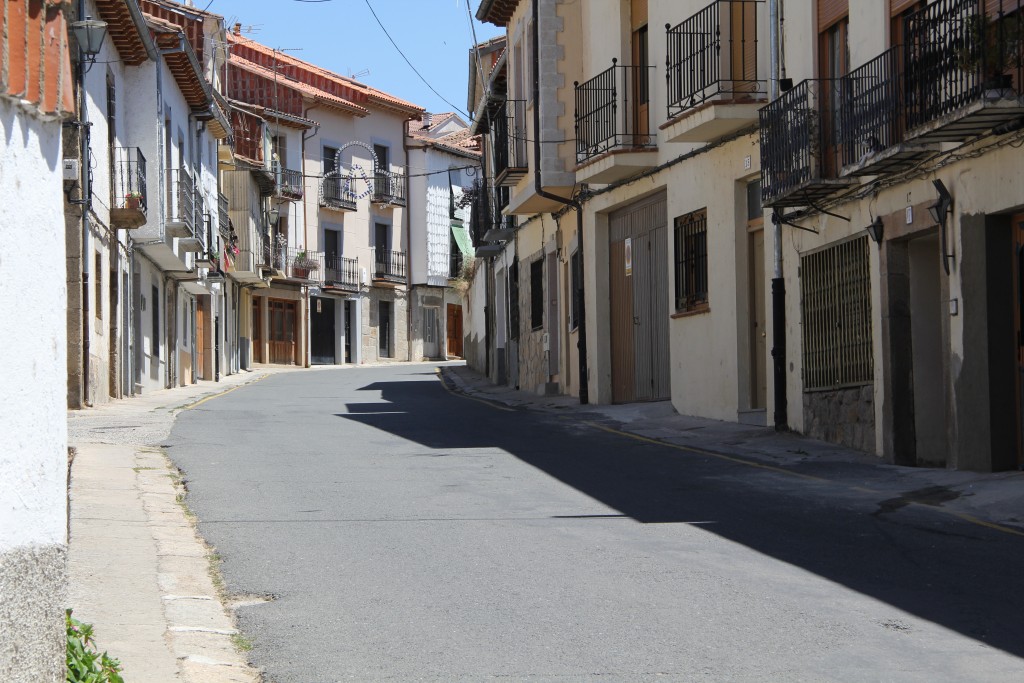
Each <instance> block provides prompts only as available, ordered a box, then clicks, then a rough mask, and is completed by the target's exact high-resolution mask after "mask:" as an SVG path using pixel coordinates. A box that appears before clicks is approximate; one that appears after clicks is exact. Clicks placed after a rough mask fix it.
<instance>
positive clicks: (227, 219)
mask: <svg viewBox="0 0 1024 683" xmlns="http://www.w3.org/2000/svg"><path fill="white" fill-rule="evenodd" d="M217 230H218V231H219V232H220V237H221V239H223V240H224V241H225V242H230V241H231V214H230V213H229V211H228V198H227V197H225V196H224V194H223V193H221V192H218V193H217Z"/></svg>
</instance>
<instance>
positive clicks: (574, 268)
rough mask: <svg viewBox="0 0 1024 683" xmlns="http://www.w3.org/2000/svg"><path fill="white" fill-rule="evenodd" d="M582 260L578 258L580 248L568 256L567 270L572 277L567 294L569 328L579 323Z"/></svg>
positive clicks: (571, 328)
mask: <svg viewBox="0 0 1024 683" xmlns="http://www.w3.org/2000/svg"><path fill="white" fill-rule="evenodd" d="M582 268H583V261H581V260H580V250H579V249H577V250H576V251H574V252H572V256H570V257H569V272H570V274H571V277H572V291H571V292H569V296H570V298H571V300H572V303H571V305H570V306H569V329H570V330H575V329H576V328H577V327H579V324H580V299H582V298H583V297H582V294H583V272H582Z"/></svg>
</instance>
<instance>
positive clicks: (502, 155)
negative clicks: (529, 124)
mask: <svg viewBox="0 0 1024 683" xmlns="http://www.w3.org/2000/svg"><path fill="white" fill-rule="evenodd" d="M529 166H530V163H529V161H528V158H527V140H526V100H505V101H504V102H502V104H501V106H500V107H499V108H498V111H497V113H496V114H495V118H494V173H495V178H496V180H495V182H496V183H497V184H498V185H502V186H505V187H511V186H513V185H515V184H516V183H518V182H519V181H520V180H522V178H523V176H525V175H526V174H527V172H528V171H529Z"/></svg>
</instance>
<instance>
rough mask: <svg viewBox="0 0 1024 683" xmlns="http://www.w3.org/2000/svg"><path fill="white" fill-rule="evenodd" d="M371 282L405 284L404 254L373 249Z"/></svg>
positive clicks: (402, 252)
mask: <svg viewBox="0 0 1024 683" xmlns="http://www.w3.org/2000/svg"><path fill="white" fill-rule="evenodd" d="M373 280H374V282H375V283H382V282H391V283H395V284H405V252H404V251H391V250H389V249H374V256H373Z"/></svg>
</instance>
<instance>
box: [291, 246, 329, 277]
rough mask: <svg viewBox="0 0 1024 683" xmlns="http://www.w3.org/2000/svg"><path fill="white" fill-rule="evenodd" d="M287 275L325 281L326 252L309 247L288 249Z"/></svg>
mask: <svg viewBox="0 0 1024 683" xmlns="http://www.w3.org/2000/svg"><path fill="white" fill-rule="evenodd" d="M285 275H286V276H287V277H289V278H293V279H296V280H313V281H317V282H323V278H324V253H323V252H322V251H312V250H309V249H287V250H286V251H285Z"/></svg>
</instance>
